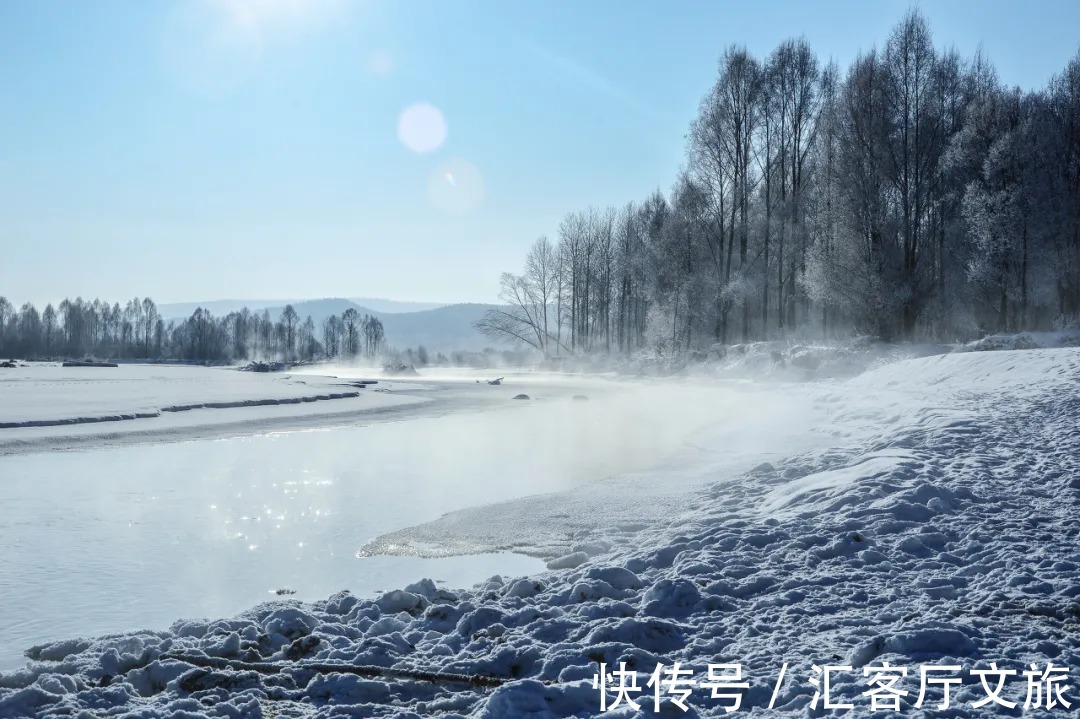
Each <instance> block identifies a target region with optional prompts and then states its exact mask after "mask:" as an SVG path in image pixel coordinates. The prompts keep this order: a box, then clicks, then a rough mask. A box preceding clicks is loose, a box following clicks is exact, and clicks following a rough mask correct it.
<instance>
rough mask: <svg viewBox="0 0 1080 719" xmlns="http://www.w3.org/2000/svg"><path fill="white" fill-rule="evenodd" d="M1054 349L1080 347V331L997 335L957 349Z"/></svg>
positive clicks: (981, 350) (964, 350) (979, 350)
mask: <svg viewBox="0 0 1080 719" xmlns="http://www.w3.org/2000/svg"><path fill="white" fill-rule="evenodd" d="M1054 347H1080V331H1077V330H1072V331H1064V332H1020V333H1018V334H997V335H990V336H988V337H983V338H982V339H980V340H975V341H973V342H967V343H964V344H962V345H960V346H959V347H957V348H956V349H957V351H958V352H986V351H992V350H1030V349H1040V348H1041V349H1047V348H1054Z"/></svg>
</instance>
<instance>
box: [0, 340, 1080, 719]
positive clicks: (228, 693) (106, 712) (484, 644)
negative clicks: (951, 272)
mask: <svg viewBox="0 0 1080 719" xmlns="http://www.w3.org/2000/svg"><path fill="white" fill-rule="evenodd" d="M778 391H779V390H778ZM804 391H805V393H806V394H805V396H804V397H803V400H804V401H805V403H806V405H807V407H809V408H811V409H812V411H811V412H809V413H808V414H807V417H811V418H816V417H821V418H822V424H821V425H820V426H817V427H816V431H815V433H814V434H813V441H807V442H806V443H805V444H804V445H802V446H799V445H790V444H788V440H790V439H791V438H792V436H794V435H798V436H801V437H803V436H805V435H804V434H803V433H802V432H801V431H800V432H795V433H794V435H786V434H785V433H783V432H779V431H778V432H777V437H776V440H777V442H778V443H779V444H780V445H781V446H778V447H774V448H773V449H772V452H771V455H770V457H769V460H768V461H767V462H759V463H758V464H757V465H756V466H753V467H749V468H748V471H744V472H741V473H738V474H724V473H722V472H721V471H719V469H718V468H719V467H730V466H732V465H731V464H730V461H729V460H730V457H728V456H726V455H725V456H720V454H719V453H722V452H723V451H724V450H725V448H724V447H722V446H705V447H704V449H705V450H713V452H714V453H718V454H715V455H714V454H713V453H710V452H708V451H705V452H702V453H701V456H700V458H699V460H698V461H695V462H690V461H689V460H687V461H686V462H684V463H681V464H679V465H678V466H674V467H669V468H666V469H656V470H652V471H653V472H656V473H666V477H665V481H666V482H667V483H668V484H669V485H670V484H671V483H672V480H673V479H675V480H679V479H685V481H686V482H688V483H690V484H692V485H693V487H694V488H695V489H694V491H692V492H674V493H673V495H674V497H675V499H673V500H672V501H671V502H669V503H668V504H666V505H664V507H663V515H664V516H662V517H658V516H653V518H652V521H651V522H647V523H633V522H622V523H613V522H611V521H607V520H605V519H604V518H603V517H602V516H601V517H600V518H598V519H597V518H595V517H594V521H593V522H592V523H591V526H589V527H585V526H578V527H576V528H575V529H573V530H572V531H575V532H578V534H576V535H575V536H574V537H572V538H571V541H569V542H565V544H566V546H565V547H562V546H561V545H559V546H558V548H559V549H560V551H561V550H562V549H566V550H568V551H567V554H566V555H565V556H563V557H562V558H561V559H559V560H556V564H557V565H559V566H563V567H566V568H565V569H560V570H557V571H550V572H547V573H544V574H541V575H537V576H535V577H531V578H524V579H516V578H509V577H506V578H498V577H495V578H492V579H491V580H489V581H487V582H486V583H483V584H481V585H478V586H476V587H474V588H472V589H468V590H455V591H448V590H445V589H441V588H439V587H437V586H436V585H435V584H434V583H431V582H418V583H416V584H413V585H410V586H406V587H403V588H402V589H401V590H397V591H391V592H388V593H386V594H383V595H381V596H380V597H376V598H366V597H356V596H351V595H348V594H339V595H335V596H332V597H330V598H329V599H326V600H323V601H318V602H314V603H307V604H305V603H299V602H280V601H279V602H273V603H270V604H266V605H262V606H259V607H256V608H254V609H252V610H250V611H248V612H245V613H244V614H242V615H240V616H238V617H236V618H234V619H227V620H217V621H208V622H179V623H177V624H176V625H174V626H173V627H172V629H171V630H170V631H166V632H143V633H133V634H128V635H123V636H113V637H107V638H99V639H86V640H72V641H67V642H59V643H55V644H51V645H47V646H43V647H38V648H36V649H34V650H32V651H31V658H32V659H34V661H33V662H32V663H31V664H29V665H28V666H27V667H26V668H24V669H21V670H18V671H15V672H8V673H4V674H2V675H0V717H8V716H10V717H23V716H30V717H44V716H59V715H67V716H85V717H90V716H110V717H112V716H116V717H128V716H130V717H157V716H183V717H259V716H278V717H307V716H319V717H337V716H341V717H345V716H356V717H361V716H364V717H366V716H386V717H394V716H396V717H402V719H404V717H410V716H414V715H421V716H426V715H432V716H438V715H442V716H453V715H462V716H475V717H492V718H494V717H537V718H539V717H563V716H590V715H594V714H598V713H599V711H600V694H599V691H598V690H597V689H595V688H593V686H592V679H593V676H594V674H595V673H596V672H597V669H598V664H597V663H598V662H604V663H606V664H607V665H608V667H609V669H613V668H615V667H616V666H617V665H618V664H619V663H620V662H626V663H627V668H628V669H636V670H638V671H640V672H643V674H642V676H641V677H640V678H639V686H640V687H641V689H642V691H641V693H640V694H636V693H632V694H631V697H632V698H634V699H635V700H636V701H638V702H639V703H640V705H641V707H642V711H644V712H646V713H648V712H649V711H651V708H652V696H651V691H652V690H651V689H649V688H645V682H646V681H647V680H648V674H649V673H650V672H651V671H652V670H653V669H654V668H655V667H656V665H657V664H658V663H665V664H668V665H670V664H671V663H672V662H675V661H679V662H682V663H683V665H684V667H686V666H689V667H690V668H691V669H693V670H694V676H693V678H694V679H695V680H698V681H703V680H704V679H705V677H706V665H708V664H716V663H739V664H741V665H742V667H743V670H744V677H745V679H746V680H747V681H748V682H749V685H750V687H749V689H748V691H747V692H746V694H745V696H744V698H743V701H742V704H743V710H747V709H750V708H756V709H757V710H758V711H761V710H763V709H764V708H765V707H768V706H769V705H770V703H772V704H773V711H772V712H771V713H770V716H771V715H774V714H775V715H780V716H808V715H809V716H816V715H817V714H818V713H820V712H821V710H820V709H817V710H813V709H811V708H810V707H809V705H810V703H811V701H812V697H813V694H814V687H813V686H811V685H810V684H809V681H808V680H809V679H810V678H812V677H813V670H812V668H811V665H812V664H816V665H818V666H821V665H823V664H836V665H849V666H850V667H851V669H850V670H848V671H844V672H840V673H837V674H834V675H833V685H832V688H831V690H832V700H833V701H836V702H850V703H853V704H855V705H856V707H858V708H859V710H865V711H867V712H868V711H869V708H870V705H869V702H870V699H869V698H868V697H866V696H863V695H862V693H863V692H864V691H866V689H867V684H866V682H867V678H866V677H864V676H863V668H864V667H866V666H869V665H871V664H880V663H882V662H886V661H887V662H889V663H890V664H892V665H893V666H903V667H907V671H908V676H907V677H906V678H905V679H903V680H902V681H901V682H900V684H899V685H898V686H899V687H900V688H901V689H902V690H904V691H907V692H909V694H908V695H907V696H905V697H904V698H903V700H902V703H901V706H902V707H903V709H902V715H904V716H934V715H937V714H936V713H935V712H934V711H933V710H932V709H931V704H930V701H929V700H928V702H927V705H926V706H923V707H922V708H921V709H915V708H913V706H912V704H913V703H914V701H915V699H916V697H917V696H918V693H919V681H918V674H919V671H918V666H919V665H923V664H942V665H957V666H959V667H960V669H959V670H957V676H958V677H960V678H961V683H960V684H958V685H956V686H954V687H953V688H952V703H953V708H952V710H951V712H952V713H951V714H950V715H951V716H962V717H969V716H970V717H975V716H979V717H983V716H988V715H991V716H992V715H996V714H995V712H997V711H1000V712H1001V715H1013V714H1016V713H1017V712H1016V711H1008V710H1005V709H1004V708H1001V707H995V706H990V707H986V708H982V709H980V708H976V707H974V706H972V705H973V704H974V703H976V702H978V701H980V700H981V699H983V698H985V696H986V694H985V691H984V689H983V687H982V685H981V684H980V682H979V679H978V676H977V675H974V674H972V673H971V671H972V670H978V669H984V668H988V667H990V665H991V663H993V662H996V663H997V666H999V667H1001V666H1003V667H1006V668H1008V669H1013V670H1017V671H1019V672H1022V671H1023V670H1025V669H1027V668H1028V666H1029V665H1030V664H1031V663H1035V664H1037V665H1039V666H1040V667H1044V666H1045V665H1046V664H1047V662H1052V663H1053V664H1054V665H1055V666H1062V667H1066V668H1069V669H1070V670H1071V671H1072V672H1073V674H1074V675H1075V674H1076V673H1077V672H1080V549H1077V546H1076V543H1075V538H1076V536H1077V533H1078V532H1080V511H1078V510H1080V429H1078V428H1077V424H1076V417H1077V416H1078V412H1080V350H1077V349H1047V350H1031V351H1008V352H973V353H955V354H948V355H940V356H933V357H926V358H921V359H914V360H909V361H904V362H897V363H893V364H889V365H886V366H883V367H880V368H878V369H875V370H871V371H870V372H867V373H865V374H863V375H860V376H859V377H856V378H855V379H853V380H849V381H844V382H829V383H814V384H811V385H807V386H806V389H805V390H804ZM765 399H767V397H766V395H761V396H759V397H757V398H756V400H758V401H764V400H765ZM707 439H709V438H708V436H707V435H706V436H704V437H699V438H697V439H696V440H695V443H696V444H700V443H701V441H702V440H707ZM719 439H721V438H718V437H712V438H711V440H710V441H719ZM728 439H729V440H731V441H739V438H738V437H734V438H732V437H728ZM792 446H794V448H795V451H793V452H792V453H790V454H789V455H788V456H784V452H783V450H784V448H785V447H792ZM672 473H675V474H676V476H675V477H672V476H671V475H672ZM648 475H649V473H639V474H637V475H635V476H634V477H632V478H630V479H627V480H626V481H627V482H628V484H625V485H621V484H620V480H619V478H617V477H615V478H612V480H611V481H610V482H609V483H605V484H604V486H603V493H606V494H607V495H608V496H610V497H611V498H612V499H613V501H614V502H615V503H616V504H617V505H618V506H621V507H623V508H624V510H627V511H628V509H632V506H633V504H634V499H635V497H636V496H637V495H635V494H634V491H635V488H642V487H646V486H649V485H656V484H657V482H658V480H659V478H660V475H659V474H657V475H655V476H653V477H652V478H651V480H650V477H649V476H648ZM568 496H570V499H564V500H559V499H558V497H557V496H552V497H549V498H548V499H549V500H550V501H554V502H556V503H558V502H560V501H562V502H563V504H562V505H558V504H557V507H561V508H562V509H570V508H571V507H572V506H573V504H574V502H575V501H576V499H574V498H573V496H572V495H568ZM600 496H601V495H599V494H598V495H597V497H600ZM528 501H529V500H527V499H525V500H514V501H512V502H510V503H507V504H505V505H500V507H499V508H498V509H496V510H494V512H495V516H496V519H497V518H498V517H504V518H512V517H515V516H516V517H518V518H520V519H521V521H522V525H523V526H524V528H525V529H524V530H523V531H524V532H525V533H529V532H532V533H534V534H535V535H536V536H539V534H540V533H541V532H542V530H543V527H538V526H537V523H536V522H532V521H531V520H532V519H533V518H532V517H530V515H529V514H527V513H525V512H523V511H522V510H523V508H526V507H527V506H528V505H523V504H516V505H515V503H514V502H528ZM640 501H641V502H643V503H649V502H651V501H652V499H650V498H649V497H647V496H645V497H643V498H641V499H640ZM590 511H596V512H602V511H603V505H602V504H601V503H597V504H594V505H592V506H591V508H590ZM565 513H566V512H562V511H558V510H557V511H555V512H553V515H556V514H565ZM460 524H461V525H463V526H467V525H468V524H469V523H468V522H462V523H460ZM549 529H550V527H549ZM564 529H565V527H564V526H563V525H555V530H556V532H558V531H562V530H564ZM484 531H486V530H484ZM459 534H460V540H461V541H463V542H467V541H474V542H478V543H483V542H485V541H492V540H490V538H489V537H480V538H477V537H470V536H469V533H468V532H467V531H466V530H464V529H460V528H459ZM496 534H497V533H496ZM494 541H495V542H498V541H500V540H499V539H498V537H496V539H495V540H494ZM557 544H559V543H553V545H552V546H555V545H557ZM785 663H787V665H788V666H787V670H786V672H785V675H784V678H783V680H782V681H780V682H779V688H778V689H776V686H777V679H778V677H779V676H780V673H781V668H782V667H783V666H784V664H785ZM335 665H339V666H340V667H341V671H334V669H335ZM357 667H367V669H360V670H358V669H357ZM431 673H435V674H439V675H444V676H441V677H434V678H433V677H431V676H429V675H430V674H431ZM445 675H473V676H474V677H479V678H482V679H473V680H472V681H461V680H460V676H458V677H455V676H445ZM432 679H434V681H431V680H432ZM992 682H993V680H992V679H991V683H992ZM1071 683H1072V684H1073V685H1074V686H1075V685H1076V684H1078V683H1080V682H1077V681H1076V680H1075V679H1073V681H1072V682H1071ZM774 690H775V691H774ZM1002 695H1003V696H1004V697H1005V698H1006V699H1007V700H1011V701H1018V702H1019V703H1020V704H1021V705H1022V704H1023V702H1024V699H1025V684H1024V679H1023V677H1022V675H1017V676H1016V677H1013V678H1012V679H1011V680H1010V682H1009V683H1008V684H1007V685H1006V688H1005V690H1004V691H1003V692H1002ZM939 697H940V689H938V695H937V697H936V698H935V699H934V703H933V705H934V706H936V702H937V701H939ZM1066 697H1067V698H1071V699H1072V701H1074V702H1077V701H1080V692H1078V691H1077V690H1075V689H1073V690H1071V693H1068V692H1067V693H1066ZM614 698H615V694H614V693H611V694H610V695H609V696H608V702H609V703H610V702H611V701H613V700H614ZM672 699H673V696H669V697H668V698H666V699H665V703H664V710H665V711H666V712H669V713H671V714H672V715H676V716H679V715H682V716H695V715H699V716H722V715H724V713H725V712H724V706H725V705H730V701H725V700H720V699H712V698H711V697H710V693H709V690H708V689H706V688H704V687H698V688H696V689H694V690H693V692H692V694H691V696H690V697H689V699H688V700H687V703H688V704H689V706H690V707H691V710H690V711H689V712H687V713H686V714H683V712H681V711H680V710H679V709H678V708H677V707H675V706H673V705H672ZM1075 707H1076V704H1075V703H1074V704H1073V709H1074V710H1075ZM80 712H84V713H83V714H81V715H80ZM634 714H635V712H633V711H627V709H626V706H625V703H624V704H621V705H620V707H619V708H616V709H615V710H613V711H612V712H611V713H610V715H611V716H632V715H634ZM1046 714H1047V715H1060V716H1065V715H1068V714H1069V712H1067V711H1065V710H1064V709H1063V708H1062V707H1058V708H1056V709H1054V710H1051V711H1049V712H1046Z"/></svg>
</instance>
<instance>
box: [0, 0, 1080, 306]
mask: <svg viewBox="0 0 1080 719" xmlns="http://www.w3.org/2000/svg"><path fill="white" fill-rule="evenodd" d="M909 6H910V3H908V2H893V1H891V0H883V1H879V2H828V3H826V2H809V1H806V0H804V1H803V2H797V1H794V0H783V1H777V2H769V3H750V2H720V1H719V0H716V1H705V0H701V1H694V2H691V1H689V0H673V1H672V2H663V3H661V2H643V1H642V2H636V1H631V0H573V1H571V0H512V1H510V0H425V1H419V0H417V1H412V0H401V1H399V2H379V1H374V0H366V1H364V0H355V1H350V0H183V1H175V2H174V1H171V0H158V1H156V2H136V1H133V0H97V1H90V0H87V1H86V2H74V1H71V0H33V1H31V0H0V88H3V89H2V91H0V294H2V295H6V296H7V297H8V298H9V299H10V300H11V301H12V302H14V303H17V304H21V303H22V302H24V301H27V300H29V301H33V302H35V303H37V304H38V305H39V306H40V305H43V304H44V303H45V302H48V301H57V300H59V299H60V298H62V297H64V296H72V297H74V296H76V295H82V296H83V297H94V296H100V297H102V298H104V299H110V300H116V299H121V300H122V299H124V298H129V297H132V296H145V295H150V296H152V297H154V298H155V299H156V300H158V301H159V302H169V301H187V300H209V299H219V298H239V297H259V298H269V297H297V298H299V297H327V296H369V297H373V296H382V297H390V298H394V299H399V300H429V301H492V300H494V299H495V296H496V293H497V290H498V287H497V285H498V275H499V273H500V272H501V271H504V270H517V269H518V268H519V267H520V265H521V261H522V258H523V255H524V252H525V251H526V249H527V247H528V245H529V244H530V243H531V242H532V241H533V240H534V239H535V238H536V237H538V236H539V235H542V234H548V235H549V236H552V237H554V236H555V235H556V233H557V229H558V222H559V219H560V217H561V216H562V215H563V214H564V213H565V212H567V211H570V210H576V209H583V208H585V207H587V206H589V205H598V206H603V205H609V204H615V205H621V204H624V203H625V202H627V201H629V200H639V199H641V198H643V197H644V196H646V195H647V194H648V193H649V192H651V191H652V190H654V189H656V188H658V187H659V188H661V189H666V188H667V187H668V186H670V184H671V183H672V181H673V180H674V177H675V175H676V173H677V171H678V169H679V166H680V164H681V163H682V161H683V138H684V134H685V132H686V129H687V126H688V124H689V122H690V120H691V119H692V118H693V116H694V113H695V110H696V108H697V105H698V102H699V100H700V98H701V97H702V95H703V94H704V93H705V91H706V90H707V89H708V88H709V86H710V85H711V83H712V82H713V80H714V78H715V73H716V67H717V60H718V58H719V56H720V54H721V52H722V51H723V49H724V48H725V47H726V46H728V45H730V44H731V43H745V44H746V45H747V46H748V47H749V49H750V50H751V51H753V52H755V53H757V54H759V55H764V54H766V53H768V52H769V51H770V50H771V49H772V48H773V47H774V46H775V45H776V44H777V43H779V42H780V41H782V40H783V39H785V38H787V37H790V36H795V35H805V36H806V37H807V38H808V39H809V41H810V42H811V44H812V45H813V47H814V48H815V49H816V51H817V52H818V54H819V55H820V56H821V57H822V59H823V60H827V59H828V58H829V57H832V58H834V59H835V60H837V61H838V62H839V63H840V65H841V67H844V66H846V64H847V63H848V62H849V61H850V60H851V59H852V58H853V57H854V55H855V54H856V53H857V52H858V51H860V50H865V49H868V48H870V47H872V46H875V45H878V46H880V45H881V44H882V43H883V42H884V39H885V38H886V37H887V35H888V33H889V30H890V29H891V28H892V26H893V25H894V24H895V23H896V22H897V21H898V20H899V19H900V18H901V17H902V16H903V14H904V13H905V12H906V10H907V9H908V8H909ZM919 7H920V8H921V10H922V11H923V12H924V14H926V15H927V17H928V18H929V20H930V23H931V27H932V29H933V31H934V37H935V43H936V44H937V45H938V46H939V47H942V46H946V47H947V46H954V47H956V49H958V50H959V51H960V52H961V53H962V54H963V55H965V56H970V55H971V54H973V53H974V52H975V50H976V49H977V48H978V47H979V46H980V45H981V46H982V47H983V49H984V51H985V52H986V54H987V55H988V56H989V57H990V59H991V60H992V61H993V62H994V63H995V65H996V66H997V69H998V72H999V75H1000V77H1001V78H1002V80H1003V81H1004V82H1006V83H1008V84H1015V85H1020V86H1022V87H1038V86H1042V85H1044V84H1045V82H1046V81H1047V80H1048V79H1049V77H1050V76H1051V75H1052V74H1054V73H1056V72H1058V71H1060V70H1061V69H1062V68H1063V67H1064V66H1065V64H1066V63H1067V62H1068V60H1069V59H1070V58H1071V57H1072V56H1073V55H1074V54H1075V53H1076V51H1077V48H1078V43H1080V35H1078V34H1077V32H1076V29H1077V28H1080V3H1077V2H1075V1H1072V0H1057V1H1052V2H1050V1H1048V2H1028V3H1024V4H1023V5H1021V4H1019V3H1005V2H969V1H966V0H950V1H947V2H945V1H941V2H923V3H922V4H921V5H920V6H919ZM440 118H441V121H440Z"/></svg>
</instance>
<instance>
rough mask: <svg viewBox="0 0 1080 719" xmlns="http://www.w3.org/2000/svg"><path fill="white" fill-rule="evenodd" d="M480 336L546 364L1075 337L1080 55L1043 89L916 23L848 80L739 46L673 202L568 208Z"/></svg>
mask: <svg viewBox="0 0 1080 719" xmlns="http://www.w3.org/2000/svg"><path fill="white" fill-rule="evenodd" d="M500 287H501V297H502V299H503V301H504V302H505V303H506V306H505V307H504V308H503V309H497V310H493V311H491V312H489V313H488V314H487V316H486V317H485V318H484V320H483V321H482V322H481V323H479V325H478V327H479V328H480V329H481V330H482V331H484V332H485V333H487V334H488V335H489V336H491V337H493V338H498V339H502V340H508V341H510V342H514V343H521V344H525V345H529V346H532V347H534V348H535V349H537V350H539V351H541V352H544V353H545V354H548V355H551V354H565V353H583V352H612V353H614V352H618V353H630V352H634V351H638V350H641V349H649V350H664V351H671V352H676V353H678V352H682V351H687V350H694V349H699V348H706V347H709V346H711V345H713V344H715V343H723V344H729V343H737V342H738V343H743V342H749V341H759V340H771V339H784V338H793V337H799V338H804V339H805V338H823V339H839V338H844V337H847V336H852V335H861V336H871V337H875V338H878V339H881V340H884V341H890V342H895V341H917V340H934V341H957V340H963V339H970V338H972V337H975V336H980V335H985V334H992V333H998V332H1015V331H1021V330H1039V329H1046V330H1048V329H1055V328H1067V327H1075V326H1077V324H1078V322H1080V53H1078V54H1077V55H1076V56H1074V57H1073V58H1072V60H1071V61H1070V62H1069V63H1068V65H1067V67H1065V69H1064V70H1063V71H1062V72H1061V73H1060V74H1059V75H1056V76H1055V77H1053V78H1051V79H1050V80H1049V82H1048V84H1047V85H1046V86H1045V87H1043V88H1039V89H1033V90H1022V89H1020V88H1015V87H1014V88H1010V87H1005V86H1004V85H1003V84H1002V83H1001V82H1000V81H999V79H998V77H997V74H996V71H995V68H994V66H993V65H992V64H991V62H990V60H989V59H988V58H987V57H985V56H984V55H983V54H982V53H981V52H980V53H977V54H976V55H975V56H974V57H970V58H963V57H960V56H959V54H958V53H957V52H956V51H954V50H951V49H939V48H936V47H935V46H934V41H933V38H932V35H931V29H930V27H929V26H928V23H927V21H926V19H925V18H924V17H923V16H922V15H921V14H919V13H918V12H915V11H913V12H911V13H909V14H908V15H907V16H906V17H904V18H903V20H902V21H901V22H900V23H899V24H898V25H896V27H895V28H893V30H892V31H891V33H890V34H889V37H888V40H887V41H886V42H885V44H884V46H883V47H879V48H874V49H872V50H869V51H866V52H864V53H863V54H861V55H859V56H858V57H856V58H855V60H854V61H853V62H852V63H851V65H850V67H847V68H846V69H844V70H842V69H841V68H839V67H837V66H836V64H824V63H823V62H822V60H821V57H820V56H819V55H818V54H817V53H816V52H815V50H814V49H813V48H811V47H810V45H809V44H808V42H807V41H806V40H805V39H803V38H795V39H790V40H787V41H785V42H783V43H782V44H781V45H780V46H779V47H777V48H775V50H773V51H772V52H771V53H770V54H769V55H768V56H767V57H755V56H753V55H752V54H750V53H749V52H748V51H747V50H746V49H745V48H743V47H739V46H732V47H730V48H728V49H727V50H726V51H725V52H724V53H723V54H722V57H721V59H720V62H719V71H718V75H717V78H716V81H715V85H714V86H713V87H712V88H710V89H709V90H708V92H707V93H706V94H705V96H704V97H703V98H702V100H701V104H700V108H699V111H698V113H697V116H696V118H695V119H694V120H693V122H692V123H691V125H690V127H689V128H688V131H687V133H686V155H685V163H684V166H683V167H682V168H681V170H680V171H679V172H678V176H677V179H676V181H675V182H674V185H673V187H672V188H671V189H670V191H669V192H668V193H667V194H666V195H665V194H664V193H662V192H660V191H656V192H654V193H653V194H652V195H650V196H648V197H645V198H643V199H639V200H637V201H631V202H628V203H627V204H626V205H624V206H621V207H608V208H587V209H583V210H578V211H573V212H570V213H568V214H567V215H566V216H565V217H564V219H563V220H562V222H561V224H560V226H559V228H558V238H557V240H556V241H554V242H553V241H551V240H549V239H548V238H546V237H542V238H540V239H539V240H537V241H536V242H535V244H534V245H533V246H532V248H531V250H530V251H529V253H528V256H527V258H526V261H525V267H524V270H523V271H522V272H521V274H513V273H504V274H503V275H502V277H501V279H500Z"/></svg>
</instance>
